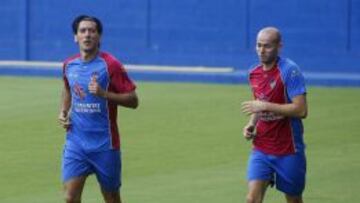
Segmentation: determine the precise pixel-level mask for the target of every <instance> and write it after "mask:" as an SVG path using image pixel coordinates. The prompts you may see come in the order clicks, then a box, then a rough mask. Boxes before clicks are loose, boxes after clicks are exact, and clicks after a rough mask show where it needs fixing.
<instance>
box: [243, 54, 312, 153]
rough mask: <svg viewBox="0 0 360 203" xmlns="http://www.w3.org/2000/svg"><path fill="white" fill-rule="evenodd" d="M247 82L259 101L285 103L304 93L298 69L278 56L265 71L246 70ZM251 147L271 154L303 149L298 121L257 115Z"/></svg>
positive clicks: (275, 116)
mask: <svg viewBox="0 0 360 203" xmlns="http://www.w3.org/2000/svg"><path fill="white" fill-rule="evenodd" d="M249 82H250V86H251V88H252V92H253V95H254V97H255V99H257V100H261V101H267V102H272V103H278V104H286V103H291V102H292V99H293V98H294V97H296V96H298V95H303V94H306V88H305V81H304V77H303V75H302V73H301V72H300V70H299V68H298V66H297V65H296V64H295V63H294V62H293V61H291V60H289V59H284V58H280V57H279V58H278V61H277V64H276V66H275V67H274V68H272V69H270V70H268V71H265V70H264V69H263V68H262V66H261V65H258V66H256V67H255V68H253V69H252V70H250V74H249ZM253 145H254V148H255V149H257V150H260V151H262V152H264V153H267V154H273V155H286V154H292V153H295V152H296V151H302V150H304V147H305V145H304V141H303V124H302V121H301V119H299V118H290V117H285V116H281V115H277V114H275V113H272V112H260V113H259V120H258V122H257V125H256V137H255V138H254V140H253Z"/></svg>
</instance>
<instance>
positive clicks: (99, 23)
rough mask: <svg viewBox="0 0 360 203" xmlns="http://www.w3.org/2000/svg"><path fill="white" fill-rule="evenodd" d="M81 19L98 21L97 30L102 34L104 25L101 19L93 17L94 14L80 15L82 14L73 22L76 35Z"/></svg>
mask: <svg viewBox="0 0 360 203" xmlns="http://www.w3.org/2000/svg"><path fill="white" fill-rule="evenodd" d="M81 21H92V22H94V23H96V30H97V31H98V33H99V34H100V35H101V34H102V31H103V27H102V24H101V21H100V20H99V19H97V18H96V17H93V16H88V15H80V16H78V17H76V18H75V19H74V21H73V22H72V30H73V33H74V35H76V34H77V31H78V28H79V24H80V22H81Z"/></svg>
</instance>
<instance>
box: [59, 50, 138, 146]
mask: <svg viewBox="0 0 360 203" xmlns="http://www.w3.org/2000/svg"><path fill="white" fill-rule="evenodd" d="M93 77H95V78H96V80H97V82H98V83H99V85H100V86H101V87H102V88H103V89H104V90H107V91H110V92H115V93H129V92H132V91H134V90H135V88H136V86H135V84H134V83H133V82H132V81H131V79H130V78H129V77H128V75H127V73H126V71H125V69H124V67H123V65H122V64H121V63H120V62H119V61H118V60H117V59H116V58H115V57H113V56H112V55H110V54H108V53H105V52H99V53H98V55H97V56H96V57H95V58H94V59H93V60H91V61H87V62H86V61H83V60H82V59H81V57H80V55H75V56H73V57H71V58H69V59H67V60H66V61H65V62H64V65H63V79H64V83H65V86H66V88H68V89H69V90H70V93H71V109H70V122H71V126H70V128H69V130H68V132H67V136H66V145H67V147H69V148H72V147H81V148H82V149H84V150H86V151H104V150H109V149H119V148H120V135H119V130H118V125H117V122H116V121H117V105H116V104H115V103H112V102H110V101H108V100H106V99H105V98H102V97H98V96H95V95H93V94H91V93H89V91H88V85H89V83H90V80H91V78H93Z"/></svg>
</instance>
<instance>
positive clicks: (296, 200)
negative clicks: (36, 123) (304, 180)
mask: <svg viewBox="0 0 360 203" xmlns="http://www.w3.org/2000/svg"><path fill="white" fill-rule="evenodd" d="M286 201H287V202H288V203H303V200H302V196H290V195H286Z"/></svg>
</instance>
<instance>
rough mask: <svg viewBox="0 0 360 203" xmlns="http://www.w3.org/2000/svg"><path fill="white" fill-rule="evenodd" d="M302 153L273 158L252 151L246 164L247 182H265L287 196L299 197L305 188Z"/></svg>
mask: <svg viewBox="0 0 360 203" xmlns="http://www.w3.org/2000/svg"><path fill="white" fill-rule="evenodd" d="M305 175H306V158H305V153H304V152H297V153H295V154H290V155H283V156H274V155H267V154H264V153H263V152H260V151H258V150H253V151H252V153H251V155H250V158H249V162H248V181H252V180H267V181H270V182H272V183H275V185H276V188H277V189H278V190H280V191H282V192H284V193H285V194H287V195H291V196H301V194H302V192H303V191H304V188H305Z"/></svg>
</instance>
